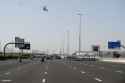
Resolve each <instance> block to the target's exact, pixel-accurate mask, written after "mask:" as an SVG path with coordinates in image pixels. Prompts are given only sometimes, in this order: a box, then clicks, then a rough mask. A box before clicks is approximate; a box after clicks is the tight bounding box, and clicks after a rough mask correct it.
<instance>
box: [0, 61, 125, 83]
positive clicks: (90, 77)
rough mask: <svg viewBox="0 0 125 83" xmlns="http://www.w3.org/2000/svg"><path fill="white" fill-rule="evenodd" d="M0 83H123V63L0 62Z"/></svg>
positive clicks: (124, 81) (124, 78) (124, 70)
mask: <svg viewBox="0 0 125 83" xmlns="http://www.w3.org/2000/svg"><path fill="white" fill-rule="evenodd" d="M0 83H125V64H118V63H109V62H99V61H64V60H56V61H47V62H45V63H42V64H41V63H40V62H39V61H30V60H28V61H27V60H25V61H23V62H22V63H18V62H17V61H15V60H14V61H1V62H0Z"/></svg>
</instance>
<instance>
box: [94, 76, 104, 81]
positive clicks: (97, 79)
mask: <svg viewBox="0 0 125 83" xmlns="http://www.w3.org/2000/svg"><path fill="white" fill-rule="evenodd" d="M94 80H96V81H98V82H102V80H101V79H100V78H97V77H95V78H94Z"/></svg>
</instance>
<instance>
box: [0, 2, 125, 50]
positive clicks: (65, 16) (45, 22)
mask: <svg viewBox="0 0 125 83" xmlns="http://www.w3.org/2000/svg"><path fill="white" fill-rule="evenodd" d="M124 4H125V1H124V0H0V41H1V44H2V46H3V45H4V44H5V43H6V42H9V41H14V37H15V36H19V37H22V38H25V39H26V41H30V42H31V43H32V49H39V50H46V49H49V50H59V49H60V48H62V47H63V42H65V43H64V44H65V46H64V47H65V48H66V41H67V37H66V36H67V30H69V32H70V50H71V51H74V50H77V49H78V28H79V16H78V15H77V13H79V12H81V13H82V14H83V16H82V49H83V50H90V48H91V45H93V44H97V45H100V46H101V49H106V48H107V41H108V40H121V41H122V42H123V44H124V43H125V38H124V36H125V5H124ZM44 5H46V6H47V7H48V10H49V11H48V12H43V11H42V10H41V7H43V6H44Z"/></svg>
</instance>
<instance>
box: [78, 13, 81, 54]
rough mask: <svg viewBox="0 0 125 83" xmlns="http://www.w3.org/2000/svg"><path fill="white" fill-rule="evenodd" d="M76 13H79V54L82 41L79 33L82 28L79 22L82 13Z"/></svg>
mask: <svg viewBox="0 0 125 83" xmlns="http://www.w3.org/2000/svg"><path fill="white" fill-rule="evenodd" d="M77 15H79V17H80V18H79V48H78V52H79V55H80V52H81V46H82V41H81V34H82V28H81V24H82V13H78V14H77Z"/></svg>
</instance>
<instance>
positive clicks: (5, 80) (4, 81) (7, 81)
mask: <svg viewBox="0 0 125 83" xmlns="http://www.w3.org/2000/svg"><path fill="white" fill-rule="evenodd" d="M1 81H2V82H11V81H12V80H1Z"/></svg>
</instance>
